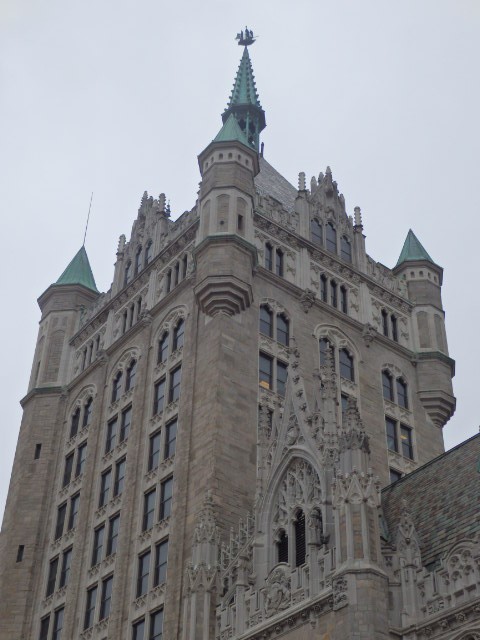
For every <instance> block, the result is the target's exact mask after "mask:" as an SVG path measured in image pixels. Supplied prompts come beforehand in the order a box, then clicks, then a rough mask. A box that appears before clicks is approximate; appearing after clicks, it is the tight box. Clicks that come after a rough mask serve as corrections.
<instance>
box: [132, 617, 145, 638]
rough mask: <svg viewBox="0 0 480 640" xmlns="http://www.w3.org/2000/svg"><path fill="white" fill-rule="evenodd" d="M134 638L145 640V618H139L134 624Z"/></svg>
mask: <svg viewBox="0 0 480 640" xmlns="http://www.w3.org/2000/svg"><path fill="white" fill-rule="evenodd" d="M132 640H145V619H144V618H142V620H138V621H137V622H134V623H133V625H132Z"/></svg>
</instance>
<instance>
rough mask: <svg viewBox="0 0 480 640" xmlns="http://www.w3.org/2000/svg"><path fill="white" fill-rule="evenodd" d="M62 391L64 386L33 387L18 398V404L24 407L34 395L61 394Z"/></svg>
mask: <svg viewBox="0 0 480 640" xmlns="http://www.w3.org/2000/svg"><path fill="white" fill-rule="evenodd" d="M63 391H64V387H35V388H34V389H31V391H29V392H28V393H27V395H26V396H24V397H23V398H22V399H21V400H20V405H21V407H22V409H24V408H25V405H26V404H27V402H29V401H30V400H31V399H32V398H35V397H36V396H61V395H62V393H63Z"/></svg>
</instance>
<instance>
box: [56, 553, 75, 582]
mask: <svg viewBox="0 0 480 640" xmlns="http://www.w3.org/2000/svg"><path fill="white" fill-rule="evenodd" d="M71 567H72V548H71V547H70V549H67V550H66V551H64V552H63V558H62V568H61V571H60V582H59V584H58V588H59V589H61V588H62V587H66V586H67V584H68V581H69V580H70V571H71Z"/></svg>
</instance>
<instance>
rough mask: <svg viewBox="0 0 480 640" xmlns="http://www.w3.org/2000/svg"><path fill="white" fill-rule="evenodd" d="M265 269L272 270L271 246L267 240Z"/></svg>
mask: <svg viewBox="0 0 480 640" xmlns="http://www.w3.org/2000/svg"><path fill="white" fill-rule="evenodd" d="M265 269H268V270H269V271H273V247H272V245H271V244H269V243H268V242H267V244H266V245H265Z"/></svg>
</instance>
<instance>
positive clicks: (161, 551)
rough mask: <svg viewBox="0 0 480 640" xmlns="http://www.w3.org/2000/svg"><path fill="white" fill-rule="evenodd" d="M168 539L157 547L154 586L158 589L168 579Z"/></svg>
mask: <svg viewBox="0 0 480 640" xmlns="http://www.w3.org/2000/svg"><path fill="white" fill-rule="evenodd" d="M167 559H168V539H167V540H163V541H162V542H159V543H158V544H156V545H155V568H154V571H153V586H154V587H158V585H159V584H163V583H164V582H165V581H166V579H167Z"/></svg>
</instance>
